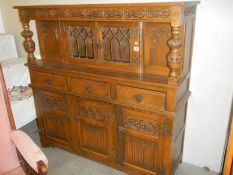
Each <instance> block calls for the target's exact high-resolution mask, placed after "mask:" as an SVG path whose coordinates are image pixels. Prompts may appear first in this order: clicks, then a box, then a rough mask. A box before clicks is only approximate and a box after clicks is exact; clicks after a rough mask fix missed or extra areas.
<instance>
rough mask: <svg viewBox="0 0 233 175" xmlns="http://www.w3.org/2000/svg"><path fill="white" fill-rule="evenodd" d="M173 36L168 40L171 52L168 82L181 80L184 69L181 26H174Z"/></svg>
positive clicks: (168, 58) (168, 60)
mask: <svg viewBox="0 0 233 175" xmlns="http://www.w3.org/2000/svg"><path fill="white" fill-rule="evenodd" d="M171 33H172V38H170V39H169V40H168V46H169V47H170V52H169V53H168V55H167V63H168V66H169V68H170V73H169V78H168V83H169V84H176V83H177V82H178V81H179V76H180V72H181V69H182V60H183V54H182V52H181V46H182V40H181V28H180V27H172V31H171Z"/></svg>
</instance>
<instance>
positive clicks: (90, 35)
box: [62, 21, 97, 64]
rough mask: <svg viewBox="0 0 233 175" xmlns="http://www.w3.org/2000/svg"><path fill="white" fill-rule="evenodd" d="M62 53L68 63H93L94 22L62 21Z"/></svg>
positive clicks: (94, 46)
mask: <svg viewBox="0 0 233 175" xmlns="http://www.w3.org/2000/svg"><path fill="white" fill-rule="evenodd" d="M62 28H63V32H62V33H63V37H62V39H63V41H62V42H63V55H64V57H65V60H66V62H68V63H84V64H87V63H89V64H95V63H96V58H97V44H96V26H95V23H94V22H81V21H63V22H62Z"/></svg>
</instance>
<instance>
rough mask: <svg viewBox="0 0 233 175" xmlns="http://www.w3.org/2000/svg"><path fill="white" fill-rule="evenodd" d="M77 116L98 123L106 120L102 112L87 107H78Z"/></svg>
mask: <svg viewBox="0 0 233 175" xmlns="http://www.w3.org/2000/svg"><path fill="white" fill-rule="evenodd" d="M78 114H79V115H80V116H83V117H88V118H92V119H95V120H98V121H105V120H106V115H105V114H104V112H102V111H100V110H98V109H95V108H91V107H88V106H83V105H79V106H78Z"/></svg>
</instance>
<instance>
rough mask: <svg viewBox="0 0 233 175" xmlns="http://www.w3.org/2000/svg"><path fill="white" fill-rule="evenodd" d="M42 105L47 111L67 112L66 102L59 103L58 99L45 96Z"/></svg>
mask: <svg viewBox="0 0 233 175" xmlns="http://www.w3.org/2000/svg"><path fill="white" fill-rule="evenodd" d="M41 105H42V107H43V108H46V109H49V108H50V109H56V110H59V111H66V102H65V101H59V100H56V99H52V98H48V97H45V96H43V97H42V98H41Z"/></svg>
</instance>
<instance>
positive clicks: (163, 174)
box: [158, 165, 165, 175]
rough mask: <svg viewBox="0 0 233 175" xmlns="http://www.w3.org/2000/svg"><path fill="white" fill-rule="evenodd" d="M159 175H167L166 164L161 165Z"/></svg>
mask: <svg viewBox="0 0 233 175" xmlns="http://www.w3.org/2000/svg"><path fill="white" fill-rule="evenodd" d="M158 175H165V166H164V165H160V166H159V168H158Z"/></svg>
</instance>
